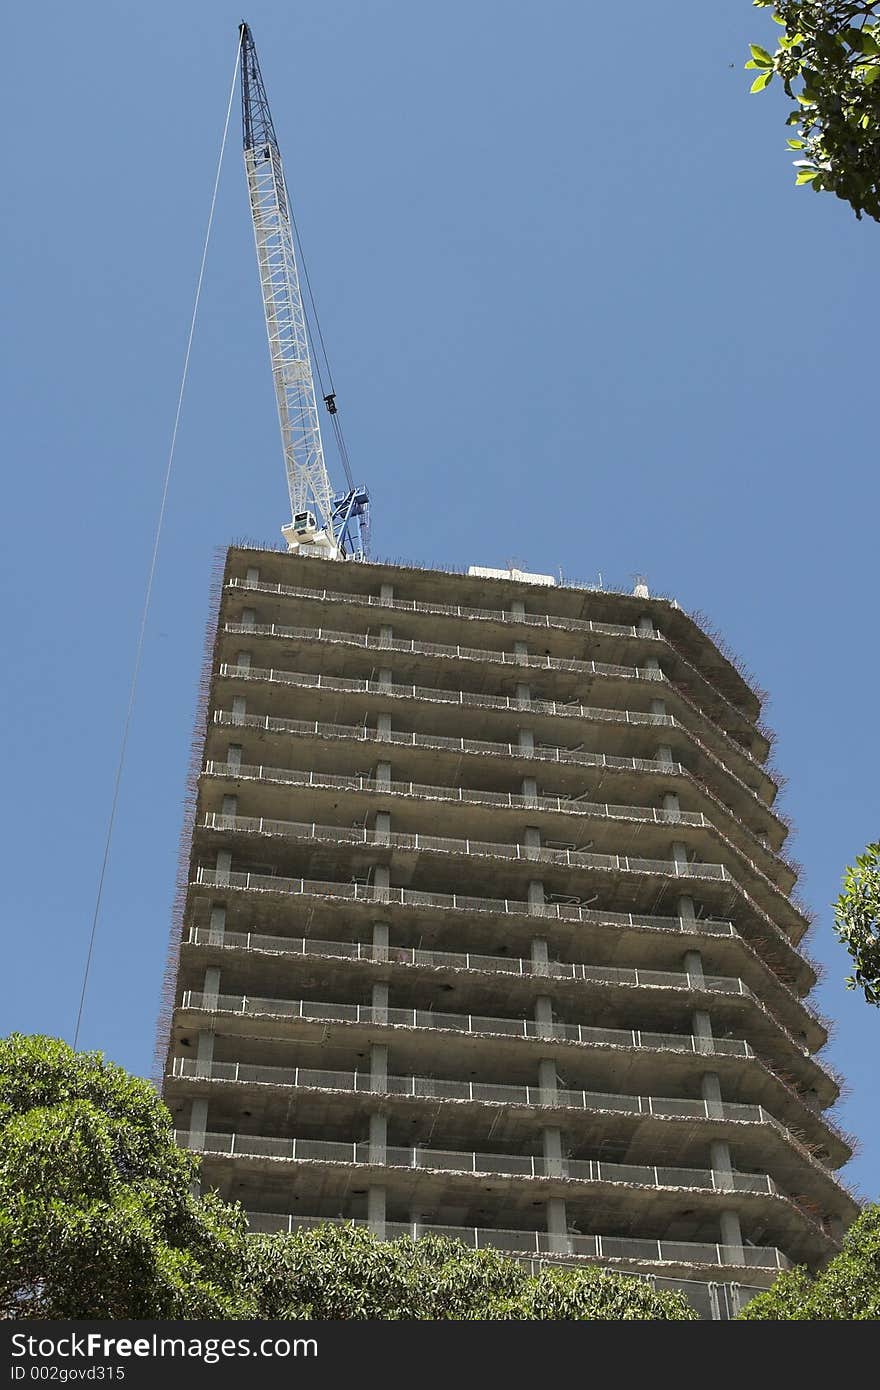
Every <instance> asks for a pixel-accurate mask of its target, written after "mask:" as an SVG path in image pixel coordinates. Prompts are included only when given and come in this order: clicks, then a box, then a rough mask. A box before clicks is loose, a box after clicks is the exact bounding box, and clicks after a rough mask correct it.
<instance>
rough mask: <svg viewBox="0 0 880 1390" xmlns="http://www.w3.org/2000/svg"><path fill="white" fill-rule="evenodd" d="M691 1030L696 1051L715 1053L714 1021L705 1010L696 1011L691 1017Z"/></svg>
mask: <svg viewBox="0 0 880 1390" xmlns="http://www.w3.org/2000/svg"><path fill="white" fill-rule="evenodd" d="M691 1028H692V1030H693V1034H694V1041H695V1045H696V1050H697V1051H698V1052H714V1051H715V1045H714V1043H713V1041H712V1020H711V1019H710V1017H709V1015H708V1014H707V1013H706V1011H705V1009H694V1012H693V1014H692V1016H691Z"/></svg>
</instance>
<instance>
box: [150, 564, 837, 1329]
mask: <svg viewBox="0 0 880 1390" xmlns="http://www.w3.org/2000/svg"><path fill="white" fill-rule="evenodd" d="M538 578H539V577H537V576H527V575H519V576H517V574H516V573H515V572H513V574H511V575H506V576H505V577H492V576H491V572H485V571H482V572H477V573H471V574H468V575H459V574H452V573H444V572H438V571H436V570H430V571H429V570H419V569H414V568H406V567H403V566H395V565H383V564H372V563H369V562H365V563H358V564H347V565H346V564H339V563H333V562H328V561H326V560H324V559H320V558H314V557H310V556H308V555H303V554H282V553H278V552H274V551H270V550H252V549H248V548H243V547H232V548H231V549H230V550H229V551H228V554H227V557H226V563H225V568H224V571H223V576H222V585H221V594H220V602H219V610H218V616H217V622H216V630H213V629H212V652H211V662H210V681H209V687H208V689H207V705H206V710H205V715H206V718H205V726H204V747H203V755H204V756H203V758H202V759H201V762H200V769H201V770H200V776H199V779H198V796H197V802H196V805H195V814H194V823H193V831H192V842H191V854H190V857H189V860H188V865H187V876H186V886H185V896H184V900H183V903H182V914H181V918H180V925H181V938H180V955H179V966H178V968H177V971H176V979H175V982H174V999H173V1020H172V1027H171V1032H170V1046H169V1050H168V1055H167V1067H166V1070H165V1082H164V1090H165V1098H166V1100H167V1102H168V1104H169V1106H170V1107H171V1109H172V1111H173V1113H174V1115H175V1118H176V1122H177V1126H178V1131H179V1141H180V1142H181V1143H182V1144H184V1145H187V1146H189V1147H191V1148H194V1149H197V1150H198V1151H199V1152H200V1153H202V1154H203V1163H202V1173H203V1180H204V1182H205V1183H206V1184H207V1185H208V1186H216V1187H217V1188H218V1189H219V1190H220V1192H221V1193H222V1194H223V1195H224V1196H225V1197H227V1198H230V1199H238V1200H240V1201H241V1202H242V1203H243V1204H244V1206H245V1207H246V1208H247V1210H248V1212H249V1213H250V1220H251V1226H252V1228H253V1229H256V1230H261V1231H270V1230H292V1229H294V1228H296V1227H298V1226H301V1225H304V1224H310V1223H314V1222H320V1221H328V1220H329V1221H349V1220H354V1221H358V1222H367V1223H369V1225H370V1226H371V1227H372V1229H373V1230H374V1231H376V1232H377V1233H379V1234H384V1235H385V1236H387V1237H389V1238H390V1237H392V1236H397V1235H400V1234H404V1233H405V1234H418V1233H419V1232H425V1231H442V1232H444V1233H447V1234H449V1235H454V1236H455V1237H457V1238H459V1239H461V1240H463V1241H465V1242H466V1243H467V1244H469V1245H484V1244H485V1245H490V1246H497V1247H500V1248H501V1249H503V1250H506V1251H510V1252H514V1253H516V1254H517V1255H518V1256H521V1257H533V1258H535V1259H544V1260H551V1261H566V1262H567V1261H589V1262H599V1263H601V1264H604V1265H608V1266H612V1267H615V1268H621V1269H626V1270H632V1271H636V1272H639V1273H641V1274H643V1275H648V1276H650V1277H652V1278H656V1279H657V1280H658V1281H661V1282H662V1281H668V1280H675V1281H685V1283H686V1286H687V1289H688V1292H689V1294H690V1296H691V1298H692V1300H693V1301H694V1302H695V1304H696V1305H697V1306H698V1307H700V1308H701V1309H702V1311H704V1313H705V1314H706V1315H707V1316H708V1315H714V1316H727V1315H729V1313H730V1311H731V1310H735V1309H736V1308H737V1307H738V1304H739V1302H740V1301H741V1299H742V1297H743V1296H744V1295H743V1293H742V1290H743V1289H745V1290H746V1292H747V1293H748V1291H751V1290H754V1289H756V1288H761V1287H766V1286H767V1285H768V1284H769V1283H770V1282H772V1280H773V1278H774V1277H775V1275H776V1273H777V1271H778V1270H779V1269H781V1268H784V1267H786V1266H787V1265H788V1264H789V1263H791V1262H797V1263H805V1264H807V1265H808V1266H812V1267H816V1266H818V1265H820V1264H821V1263H822V1262H823V1261H824V1260H826V1259H827V1257H828V1256H829V1255H831V1254H832V1253H833V1252H834V1250H835V1249H836V1247H837V1242H838V1240H839V1238H840V1235H841V1232H842V1230H843V1228H844V1227H845V1225H846V1224H847V1223H848V1222H849V1221H850V1220H851V1219H852V1216H853V1214H854V1212H855V1204H854V1202H853V1200H852V1199H851V1197H850V1196H849V1195H848V1193H847V1192H846V1191H845V1189H844V1188H843V1187H842V1186H841V1184H840V1183H839V1181H838V1180H837V1179H836V1178H835V1176H834V1169H836V1168H837V1167H838V1166H839V1165H841V1164H842V1163H844V1162H845V1161H846V1159H847V1158H848V1157H849V1155H850V1148H849V1146H848V1144H847V1142H846V1141H845V1139H844V1138H843V1137H842V1136H841V1134H840V1133H839V1132H838V1131H837V1129H836V1128H835V1126H834V1124H833V1123H832V1122H831V1121H830V1120H829V1118H828V1117H827V1116H826V1115H825V1113H824V1112H825V1110H826V1107H828V1106H829V1105H830V1104H832V1103H833V1101H834V1099H835V1097H836V1096H837V1092H838V1087H837V1084H836V1082H835V1080H834V1078H833V1076H832V1075H831V1074H830V1073H829V1071H828V1070H827V1069H826V1068H825V1067H824V1066H823V1064H822V1063H821V1062H820V1061H818V1060H817V1058H816V1056H815V1053H816V1052H817V1050H818V1049H820V1048H821V1047H822V1045H823V1043H824V1042H825V1039H826V1031H825V1028H824V1026H823V1024H822V1023H821V1022H820V1020H819V1019H818V1018H817V1017H816V1015H815V1013H813V1012H812V1011H811V1009H810V1007H809V1005H808V1003H807V1002H806V1000H805V995H806V994H807V993H808V991H809V990H810V988H811V986H812V985H813V983H814V980H815V974H814V971H813V968H812V967H811V965H810V964H809V963H808V961H807V959H806V958H805V957H804V955H803V954H802V953H801V952H800V951H799V950H798V942H799V941H800V939H801V937H802V935H803V933H804V931H805V929H806V926H807V923H806V920H805V918H804V915H803V913H802V912H801V910H800V909H799V908H798V907H797V906H796V905H795V904H794V903H793V902H792V899H791V897H790V892H791V889H792V887H793V884H794V881H795V873H794V871H793V870H792V868H791V867H790V866H789V864H788V863H787V862H786V860H785V858H784V857H783V854H782V847H783V842H784V840H785V836H786V829H785V825H784V824H783V822H782V821H781V820H780V819H779V818H778V817H777V815H776V814H775V813H774V811H773V799H774V794H775V790H776V788H775V785H774V781H773V778H772V776H771V775H770V774H769V773H768V772H767V770H766V769H765V766H764V760H765V757H766V755H767V752H768V742H767V739H766V737H765V736H764V734H763V733H762V731H761V727H760V725H759V723H758V717H759V712H760V711H759V701H758V698H757V697H756V695H755V694H754V692H753V690H752V689H751V688H750V687H749V685H748V684H747V683H746V681H745V680H744V679H743V678H742V677H741V676H740V675H739V674H738V673H737V671H736V669H735V668H734V666H733V665H732V664H731V662H730V661H729V660H727V659H726V658H725V657H724V656H723V655H722V653H721V652H720V650H719V648H718V646H717V645H716V644H715V642H714V641H713V640H712V639H711V638H710V637H709V636H708V635H707V634H706V633H705V632H703V631H702V630H701V629H700V627H699V626H698V625H697V624H696V623H695V622H694V621H693V620H691V619H690V618H688V617H687V616H686V615H685V614H684V612H683V611H682V610H681V609H679V608H678V607H677V605H676V604H675V603H673V602H670V601H667V600H662V599H658V598H649V597H647V596H646V594H645V591H644V590H642V591H641V592H638V593H636V594H633V595H629V594H618V593H608V592H602V591H591V590H588V589H582V588H576V587H567V586H558V585H555V586H554V585H552V584H547V583H541V582H538Z"/></svg>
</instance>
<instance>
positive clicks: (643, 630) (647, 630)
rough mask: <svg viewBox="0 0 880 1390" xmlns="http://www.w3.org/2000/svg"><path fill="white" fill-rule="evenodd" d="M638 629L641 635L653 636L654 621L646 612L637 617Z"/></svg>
mask: <svg viewBox="0 0 880 1390" xmlns="http://www.w3.org/2000/svg"><path fill="white" fill-rule="evenodd" d="M638 629H639V635H640V636H642V637H653V636H654V621H653V619H652V618H651V617H650V616H649V615H648V614H647V613H643V614H642V616H641V617H640V618H639V622H638Z"/></svg>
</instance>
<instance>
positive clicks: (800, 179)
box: [795, 169, 819, 184]
mask: <svg viewBox="0 0 880 1390" xmlns="http://www.w3.org/2000/svg"><path fill="white" fill-rule="evenodd" d="M818 173H819V170H818V169H799V170H798V175H797V178H796V179H795V183H796V184H797V183H812V182H813V179H814V178H816V176H817V174H818Z"/></svg>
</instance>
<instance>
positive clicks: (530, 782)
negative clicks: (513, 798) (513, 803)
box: [520, 777, 538, 802]
mask: <svg viewBox="0 0 880 1390" xmlns="http://www.w3.org/2000/svg"><path fill="white" fill-rule="evenodd" d="M520 795H521V796H523V797H524V798H525V799H526V801H535V802H536V801H537V800H538V779H537V777H524V778H523V779H522V791H521V793H520Z"/></svg>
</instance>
